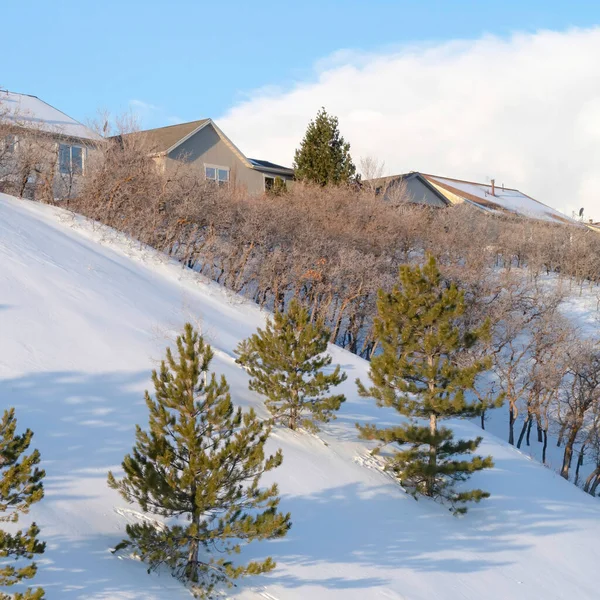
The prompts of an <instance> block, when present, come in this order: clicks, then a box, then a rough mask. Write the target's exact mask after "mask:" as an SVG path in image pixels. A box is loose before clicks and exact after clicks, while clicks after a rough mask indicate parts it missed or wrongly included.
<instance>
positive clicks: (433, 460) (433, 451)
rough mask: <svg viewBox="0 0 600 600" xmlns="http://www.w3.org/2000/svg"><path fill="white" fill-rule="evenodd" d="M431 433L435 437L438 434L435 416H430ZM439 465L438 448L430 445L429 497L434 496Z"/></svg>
mask: <svg viewBox="0 0 600 600" xmlns="http://www.w3.org/2000/svg"><path fill="white" fill-rule="evenodd" d="M429 433H430V434H431V436H432V437H433V436H435V434H436V433H437V417H436V416H435V415H434V414H431V415H429ZM436 464H437V447H436V446H435V445H434V444H432V443H430V444H429V469H430V474H429V477H428V478H427V495H428V496H433V490H434V487H435V470H436Z"/></svg>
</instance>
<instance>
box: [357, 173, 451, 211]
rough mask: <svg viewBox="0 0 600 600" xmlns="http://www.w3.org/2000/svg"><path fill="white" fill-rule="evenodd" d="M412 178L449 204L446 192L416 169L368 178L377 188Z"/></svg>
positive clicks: (441, 200)
mask: <svg viewBox="0 0 600 600" xmlns="http://www.w3.org/2000/svg"><path fill="white" fill-rule="evenodd" d="M411 179H417V180H418V181H420V182H421V183H422V184H423V185H424V186H425V187H426V188H427V189H429V190H430V191H431V192H432V193H433V194H434V195H435V196H436V197H437V198H438V199H439V200H440V202H442V203H443V204H445V205H446V206H448V205H449V204H450V201H449V200H448V198H447V197H446V196H444V194H442V193H441V192H440V191H439V190H438V189H437V188H436V187H435V186H434V185H432V184H431V183H430V182H429V181H428V180H427V178H425V177H424V176H423V175H422V174H421V173H418V172H416V171H411V172H410V173H402V174H400V175H388V176H387V177H377V178H375V179H369V180H367V181H368V183H369V184H370V185H372V186H373V187H375V188H379V187H384V186H385V187H387V186H389V185H392V184H394V183H397V182H401V181H409V180H411Z"/></svg>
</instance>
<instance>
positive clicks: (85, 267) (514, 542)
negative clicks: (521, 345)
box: [0, 195, 600, 600]
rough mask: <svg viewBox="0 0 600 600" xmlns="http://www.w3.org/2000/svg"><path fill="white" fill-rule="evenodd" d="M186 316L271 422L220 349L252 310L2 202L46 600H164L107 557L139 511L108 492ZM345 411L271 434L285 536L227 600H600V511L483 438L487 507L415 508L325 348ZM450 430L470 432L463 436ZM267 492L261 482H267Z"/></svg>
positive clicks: (80, 228) (4, 348) (1, 294)
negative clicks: (154, 374) (279, 459)
mask: <svg viewBox="0 0 600 600" xmlns="http://www.w3.org/2000/svg"><path fill="white" fill-rule="evenodd" d="M186 320H190V321H192V322H196V323H197V324H198V325H199V326H200V327H201V328H202V330H203V332H204V334H205V336H206V337H207V339H208V341H209V342H210V343H211V344H212V345H213V347H214V349H215V360H214V361H213V365H212V366H213V368H214V370H215V371H217V372H219V373H224V374H225V375H226V377H227V379H228V381H229V383H230V384H231V388H232V396H233V398H234V401H235V402H236V403H238V404H241V405H243V406H249V405H253V406H255V407H256V408H257V411H258V412H259V414H263V415H264V414H266V413H265V410H264V407H262V404H261V401H260V399H259V398H258V397H257V396H256V395H254V394H253V393H251V392H249V391H248V389H247V377H246V375H245V373H244V372H243V371H242V370H241V369H240V368H239V367H238V366H237V365H236V364H235V362H234V359H233V348H234V347H235V346H236V345H237V343H238V341H239V340H241V339H242V338H244V337H246V336H247V335H249V334H250V333H252V332H253V331H254V330H255V329H256V327H257V326H260V325H262V324H263V322H264V314H263V313H262V312H261V311H260V310H259V309H258V308H257V307H256V306H254V305H251V304H249V303H247V302H245V301H243V300H241V299H240V298H238V297H234V296H232V295H230V294H228V293H227V292H225V291H224V290H222V289H220V288H218V287H217V286H216V285H213V284H210V283H207V282H206V281H205V280H203V279H202V278H200V277H199V276H197V275H196V274H195V273H193V272H191V271H189V270H187V269H182V268H181V267H180V266H178V265H176V264H171V263H170V262H169V261H168V260H167V259H166V258H164V257H162V256H160V255H158V254H156V253H154V252H151V251H148V250H145V249H140V248H139V247H137V246H135V245H134V244H133V243H131V242H128V241H127V240H124V239H122V238H118V237H117V236H116V235H109V234H108V233H107V231H106V229H105V228H102V227H100V226H93V225H92V224H89V223H86V222H84V221H83V220H81V219H78V218H75V217H73V216H71V215H69V214H68V213H66V212H64V211H61V210H59V209H56V208H52V207H48V206H42V205H38V204H32V203H29V202H25V201H21V200H17V199H14V198H10V197H8V196H5V195H0V398H1V401H2V406H3V407H5V406H11V405H14V406H15V407H16V408H17V416H18V419H19V428H20V429H23V428H25V427H31V428H32V429H33V430H34V432H35V436H34V446H35V447H37V448H39V450H40V452H41V454H42V463H43V467H44V468H45V469H46V473H47V477H46V480H45V488H46V498H45V499H44V500H43V501H42V502H40V503H39V504H37V505H35V506H34V507H33V510H32V515H31V516H32V518H34V519H35V520H36V521H37V522H38V524H39V525H40V527H41V529H42V535H41V537H42V539H44V540H45V541H46V542H47V544H48V546H47V550H46V553H45V555H44V556H43V557H42V559H41V560H40V561H38V564H39V567H40V568H39V572H38V576H37V577H36V580H35V583H36V584H39V585H42V586H44V587H45V588H46V591H47V596H48V598H50V599H54V598H57V599H60V600H63V599H64V600H75V599H94V600H107V599H118V600H131V599H140V600H141V599H148V600H153V599H154V600H158V599H161V600H163V599H166V600H176V599H184V598H190V594H189V592H188V591H187V590H186V589H185V588H184V587H183V586H182V585H181V584H179V583H178V582H177V581H175V580H174V579H173V578H172V577H171V576H170V575H169V574H167V573H154V574H151V575H147V574H146V569H145V566H144V565H143V564H141V563H139V562H137V561H135V560H132V559H130V558H126V557H121V558H119V557H118V556H114V555H112V554H111V552H110V548H112V547H114V545H115V544H116V543H118V542H119V541H120V540H121V539H122V537H123V533H124V528H125V524H126V523H127V522H128V521H130V520H134V519H136V518H139V515H137V513H136V512H135V507H134V506H127V505H126V504H125V503H124V502H123V500H122V499H121V498H120V496H119V495H118V494H117V493H116V492H114V491H113V490H110V489H109V488H108V487H107V485H106V473H107V471H108V470H109V469H113V470H118V469H119V465H120V462H121V460H122V458H123V455H124V454H125V453H126V452H128V451H130V449H131V447H132V444H133V441H134V425H135V424H136V423H140V424H142V425H145V424H146V422H147V415H146V407H145V404H144V402H143V394H142V393H143V390H144V389H145V387H148V385H149V383H150V382H149V378H150V370H151V369H152V368H153V367H154V366H156V364H157V361H158V360H159V359H160V358H161V357H162V355H163V352H164V347H165V346H166V345H167V344H169V343H170V341H171V340H172V339H173V338H174V336H175V335H176V334H177V333H178V332H179V330H180V328H181V325H182V324H183V322H185V321H186ZM331 352H332V354H333V357H334V363H339V364H341V365H342V367H343V369H344V370H345V371H346V372H347V374H348V380H347V381H346V382H345V384H343V386H342V389H343V391H344V392H345V393H346V394H347V397H348V400H347V402H346V403H345V405H344V406H343V407H342V410H341V412H340V415H339V418H338V420H337V421H334V422H333V423H331V424H329V425H327V426H325V427H324V428H323V431H322V432H321V433H320V434H319V436H312V435H309V434H306V433H296V432H291V431H288V430H282V429H277V430H275V433H274V435H273V438H272V440H271V444H272V446H273V447H276V446H279V447H281V448H282V449H283V454H284V464H283V466H282V467H281V468H279V469H276V470H275V471H274V472H273V473H272V474H270V475H272V480H275V481H277V482H278V483H279V485H280V490H281V494H282V501H281V509H282V510H284V511H290V512H291V513H292V521H293V527H292V530H291V531H290V533H289V534H288V536H287V538H285V539H283V540H277V541H272V542H261V543H255V544H253V545H251V546H249V547H248V548H247V549H246V550H245V551H244V553H245V556H250V555H253V556H265V555H267V554H270V555H271V556H273V558H274V559H275V560H276V561H277V563H278V568H277V569H276V570H275V571H274V572H273V573H271V574H270V575H268V576H265V577H260V578H253V579H246V580H244V581H241V582H240V584H239V587H238V588H234V589H233V590H230V591H228V592H227V593H226V594H225V597H230V598H235V599H240V600H253V599H254V600H260V599H265V598H266V599H269V600H301V599H302V600H304V599H306V598H310V599H311V600H342V599H343V600H363V599H365V598H375V599H378V598H380V599H381V600H384V599H388V600H432V599H433V598H438V599H443V600H446V599H447V600H458V599H460V600H481V599H482V598H486V599H488V600H505V599H506V598H511V599H513V600H529V599H534V598H545V599H546V600H552V599H567V598H579V599H582V600H584V599H588V598H589V599H591V598H596V597H597V581H596V572H595V569H596V567H597V564H598V562H599V560H600V548H599V544H598V540H599V539H600V505H599V504H598V500H596V499H594V498H591V497H590V496H587V495H585V494H584V493H583V492H581V491H580V490H578V489H577V488H575V487H574V486H573V485H572V484H570V483H567V482H566V481H564V480H562V479H561V478H560V477H558V476H557V475H555V474H554V473H553V472H551V471H549V470H547V469H545V468H543V467H541V466H540V465H538V464H537V463H535V462H533V461H532V460H530V459H528V458H527V457H525V456H524V455H523V454H521V453H519V452H518V451H516V450H515V449H514V448H512V447H509V446H507V445H506V444H505V443H503V442H501V441H499V440H498V439H497V438H495V437H493V436H492V435H489V434H484V435H485V439H484V442H483V444H482V447H481V452H482V453H484V454H486V453H491V454H492V455H493V456H494V460H495V463H496V466H495V468H494V469H493V470H490V471H489V472H483V473H479V474H477V476H476V477H474V478H473V484H474V485H477V486H480V487H482V488H483V489H486V490H489V491H490V492H491V494H492V497H491V498H490V499H489V500H487V501H484V502H482V503H481V504H480V505H478V506H475V507H473V508H471V509H470V511H469V514H468V515H467V516H466V517H464V518H455V517H453V516H452V515H451V514H450V513H449V512H448V511H447V510H446V509H445V508H444V507H442V506H440V505H439V504H435V503H432V502H429V501H426V500H420V501H419V502H416V501H415V500H413V499H412V498H411V497H410V496H408V495H406V494H405V493H404V492H403V490H402V489H401V488H400V487H399V486H398V485H397V484H396V483H395V482H394V481H393V480H391V479H390V478H389V477H388V476H386V475H385V474H383V473H382V472H381V470H380V468H379V465H378V463H377V462H376V461H375V460H374V459H373V458H371V457H370V456H369V454H368V449H367V448H366V447H365V445H364V443H362V442H360V441H358V440H357V438H356V432H355V428H354V423H355V422H357V421H361V422H366V421H372V420H380V421H382V422H383V421H390V420H391V419H394V418H395V415H393V414H391V413H389V412H385V411H383V410H381V409H377V408H375V407H374V405H373V404H372V403H371V402H369V401H365V400H363V399H359V398H358V397H357V395H356V392H355V388H354V383H353V381H354V379H355V378H356V377H360V378H362V379H363V380H366V379H367V371H368V365H367V363H366V362H365V361H363V360H362V359H360V358H358V357H356V356H354V355H352V354H349V353H348V352H345V351H343V350H341V349H339V348H335V347H332V348H331ZM455 429H456V430H457V433H459V434H462V435H465V436H474V435H477V434H480V433H481V432H480V430H479V429H478V428H477V427H476V425H473V424H471V423H466V422H458V423H456V424H455ZM270 480H271V479H270V478H269V479H267V478H265V483H268V482H269V481H270Z"/></svg>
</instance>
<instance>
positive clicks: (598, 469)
mask: <svg viewBox="0 0 600 600" xmlns="http://www.w3.org/2000/svg"><path fill="white" fill-rule="evenodd" d="M598 475H600V466H597V467H596V468H595V469H594V471H593V472H592V473H590V474H589V476H588V478H587V479H586V480H585V484H584V486H583V491H584V492H588V493H591V492H590V486H591V485H592V482H593V481H594V479H595V478H596V477H598Z"/></svg>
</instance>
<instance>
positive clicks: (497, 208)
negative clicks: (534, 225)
mask: <svg viewBox="0 0 600 600" xmlns="http://www.w3.org/2000/svg"><path fill="white" fill-rule="evenodd" d="M421 175H422V176H423V177H424V178H425V179H427V181H429V182H430V183H431V184H432V185H433V186H435V187H436V188H437V189H438V190H440V191H441V193H448V199H449V200H450V201H453V198H455V197H458V198H460V199H462V200H463V201H465V202H468V203H470V204H473V205H474V206H477V207H479V208H481V209H483V210H486V211H489V212H501V213H505V214H506V213H510V214H514V215H519V216H523V217H529V218H532V219H539V220H542V221H552V222H555V223H556V222H558V223H568V224H578V222H577V221H575V220H574V219H571V218H570V217H568V216H567V215H564V214H563V213H561V212H560V211H558V210H556V209H554V208H552V207H551V206H548V205H546V204H544V203H542V202H540V201H539V200H535V199H534V198H532V197H531V196H528V195H527V194H524V193H523V192H520V191H519V190H516V189H513V188H506V187H504V186H498V185H496V186H494V190H493V193H492V186H491V184H487V183H476V182H473V181H465V180H462V179H452V178H450V177H440V176H438V175H429V174H427V173H422V174H421Z"/></svg>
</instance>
